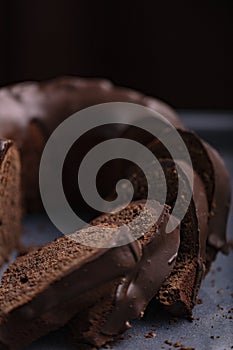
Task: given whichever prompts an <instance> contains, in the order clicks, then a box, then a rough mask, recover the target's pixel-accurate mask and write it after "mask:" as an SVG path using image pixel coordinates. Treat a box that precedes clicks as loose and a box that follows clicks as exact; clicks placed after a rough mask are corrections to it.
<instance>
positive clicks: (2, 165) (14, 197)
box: [0, 139, 22, 266]
mask: <svg viewBox="0 0 233 350" xmlns="http://www.w3.org/2000/svg"><path fill="white" fill-rule="evenodd" d="M21 214H22V212H21V187H20V160H19V154H18V151H17V149H16V148H15V146H14V145H13V143H12V142H11V141H9V140H2V139H0V266H1V265H2V264H3V263H4V262H6V261H8V259H9V257H10V254H11V253H12V251H13V249H15V248H16V247H17V245H18V243H19V237H20V233H21Z"/></svg>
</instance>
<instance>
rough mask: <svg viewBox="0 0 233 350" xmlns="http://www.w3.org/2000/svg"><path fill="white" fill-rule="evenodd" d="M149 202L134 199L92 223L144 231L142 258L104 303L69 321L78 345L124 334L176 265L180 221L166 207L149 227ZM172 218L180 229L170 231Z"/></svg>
mask: <svg viewBox="0 0 233 350" xmlns="http://www.w3.org/2000/svg"><path fill="white" fill-rule="evenodd" d="M145 203H146V202H145V201H138V202H132V203H131V204H130V205H128V206H127V207H126V208H124V209H122V210H120V211H118V212H115V213H112V214H105V215H102V216H100V217H99V218H97V219H95V220H94V221H93V222H92V224H93V225H99V224H101V225H102V224H107V225H112V224H117V225H119V226H120V225H122V224H127V225H128V227H130V229H131V231H132V232H134V233H135V232H140V231H142V232H143V234H142V235H140V236H139V238H138V243H139V244H140V246H141V249H142V257H141V259H140V261H139V262H138V264H137V266H136V267H135V268H134V270H133V272H132V273H131V274H129V275H128V276H127V277H126V278H125V279H124V281H122V282H121V283H120V284H116V285H115V286H114V288H113V289H112V290H111V292H110V293H109V295H108V297H107V298H106V297H105V298H104V299H103V300H102V302H101V305H100V304H96V305H94V306H93V307H91V308H88V309H86V310H83V312H82V313H80V314H77V316H76V317H75V318H74V319H73V320H72V321H70V322H69V327H70V328H71V330H72V333H73V336H74V339H75V340H76V343H77V344H80V343H85V344H92V345H94V346H97V347H100V346H102V345H104V344H105V343H106V342H109V341H111V340H114V339H115V338H116V337H117V336H119V335H120V334H122V333H123V332H124V331H125V330H127V329H128V328H129V327H130V321H131V320H133V319H136V318H140V317H142V316H143V314H144V311H145V309H146V307H147V305H148V303H149V302H150V301H151V299H152V298H153V297H154V295H155V294H156V293H157V291H158V290H159V288H160V287H161V285H162V283H163V282H164V280H165V279H166V278H167V277H168V276H169V275H170V273H171V272H172V270H173V268H174V266H175V261H176V257H177V252H178V248H179V242H180V231H179V225H178V223H177V220H176V219H175V218H172V217H171V216H170V215H169V207H168V206H165V207H164V209H163V210H162V213H161V215H160V216H159V218H158V219H157V223H156V224H154V225H153V226H152V227H151V228H150V229H149V230H148V228H146V227H147V222H149V220H150V217H151V213H153V211H154V209H153V208H152V209H151V210H149V211H148V210H147V209H146V211H145V212H143V214H142V211H143V210H144V206H145ZM157 205H158V204H157ZM160 208H161V206H160ZM150 211H151V212H150ZM139 215H142V222H141V224H139V223H138V222H137V220H136V219H137V217H139ZM155 216H157V215H155ZM169 219H171V220H175V223H176V225H175V226H176V228H175V229H173V231H172V232H170V233H166V227H167V224H168V220H169ZM134 220H136V222H135V221H134ZM177 225H178V226H177Z"/></svg>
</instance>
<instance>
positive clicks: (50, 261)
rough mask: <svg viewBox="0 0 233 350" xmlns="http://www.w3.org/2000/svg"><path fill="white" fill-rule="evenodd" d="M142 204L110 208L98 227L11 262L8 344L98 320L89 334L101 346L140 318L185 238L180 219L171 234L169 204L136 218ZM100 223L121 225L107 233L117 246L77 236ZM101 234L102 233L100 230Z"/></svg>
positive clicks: (3, 333)
mask: <svg viewBox="0 0 233 350" xmlns="http://www.w3.org/2000/svg"><path fill="white" fill-rule="evenodd" d="M143 208H144V203H143V202H140V203H134V204H132V205H131V206H130V207H129V208H127V209H125V210H124V211H121V212H120V213H119V215H116V214H107V215H105V216H103V217H102V218H99V219H98V220H96V221H95V222H93V226H92V227H91V228H86V229H83V230H81V231H79V232H77V233H76V234H73V235H71V236H69V237H67V236H64V237H62V238H59V239H57V240H55V241H54V242H51V243H49V244H47V245H45V246H43V247H42V248H40V249H39V250H37V251H33V252H30V253H29V254H28V255H25V256H22V257H20V258H18V259H17V260H16V261H15V263H13V264H11V265H10V266H9V268H8V270H7V271H6V272H5V274H4V276H3V279H2V285H1V286H0V304H1V311H0V343H1V344H2V346H5V348H9V349H22V348H23V347H24V346H26V345H27V344H29V343H30V342H32V341H34V340H35V339H37V338H39V337H40V336H42V335H44V334H47V333H48V332H49V331H52V330H55V329H57V328H60V327H62V326H64V325H65V324H66V323H67V322H69V321H70V322H69V325H70V327H72V328H73V327H75V330H76V331H75V332H74V333H75V335H76V336H77V334H78V332H79V331H80V329H83V328H82V327H83V326H84V325H85V324H89V323H91V327H89V326H88V327H89V332H90V333H91V335H90V336H86V335H85V340H87V338H88V340H87V342H89V343H92V344H96V345H98V346H99V345H101V344H104V343H106V342H107V341H108V340H113V339H114V338H115V337H116V336H117V335H119V334H120V333H122V332H123V331H124V330H125V329H127V327H128V322H129V321H130V320H131V319H134V318H137V317H140V316H141V315H142V314H143V312H144V309H145V308H146V306H147V304H148V302H149V301H150V300H151V299H152V297H153V296H154V294H155V293H156V291H157V290H158V289H159V287H160V286H161V284H162V282H163V281H164V279H165V278H166V277H167V276H168V275H169V274H170V272H171V271H172V268H173V266H174V262H175V258H176V255H177V251H178V247H179V241H180V235H179V226H177V227H176V228H175V229H174V230H173V231H172V232H171V233H169V234H166V233H165V228H166V225H167V221H168V219H169V213H168V208H167V207H166V206H165V207H164V208H163V207H161V206H159V208H160V209H162V213H161V214H160V216H159V215H158V206H157V207H156V209H154V208H152V209H149V210H148V209H145V211H144V212H143V217H142V222H136V224H135V222H134V223H133V222H132V223H131V220H132V219H133V218H135V217H136V216H137V215H138V213H139V211H140V212H141V210H142V209H143ZM155 217H157V218H158V219H157V224H155V221H154V220H155ZM107 218H109V219H107ZM123 222H124V223H128V227H129V229H128V230H126V231H125V229H124V230H123V231H122V228H121V227H119V226H122V225H121V224H122V223H123ZM94 225H99V228H101V227H103V226H104V227H105V228H106V227H107V228H108V229H109V228H111V230H115V231H114V234H115V236H114V237H112V236H110V237H109V238H108V237H106V238H104V242H106V243H107V244H109V242H110V243H111V244H112V245H113V246H114V247H112V248H91V247H88V246H85V245H81V244H80V243H78V242H79V241H82V242H84V239H85V233H87V234H88V235H90V236H91V235H92V234H93V233H95V231H96V227H95V226H94ZM148 227H149V229H148ZM122 232H124V233H125V236H124V237H123V238H124V239H125V238H127V240H128V241H132V242H131V243H128V244H126V245H119V246H118V244H119V242H121V240H122V237H121V234H122ZM98 235H99V237H100V239H102V240H103V237H104V236H102V232H101V231H100V233H99V231H98ZM119 235H120V237H118V236H119ZM127 235H129V237H127ZM135 235H137V236H138V239H136V237H137V236H135ZM134 236H135V237H134ZM80 237H81V238H80ZM77 240H78V241H77ZM101 243H103V241H102V242H101ZM96 308H99V312H96V311H95V310H96ZM90 310H92V311H91V312H94V314H95V316H94V317H92V316H91V314H90V313H89V311H90ZM83 315H86V316H85V317H84V318H82V327H80V325H79V322H80V316H81V317H83ZM77 320H78V321H77ZM104 320H106V322H104ZM76 322H77V324H76ZM86 322H87V323H86ZM103 322H104V324H103ZM93 323H94V325H93ZM75 324H76V326H75ZM95 327H96V328H95ZM99 327H101V328H99ZM12 330H14V331H13V332H12ZM76 332H77V333H76ZM83 335H84V333H83Z"/></svg>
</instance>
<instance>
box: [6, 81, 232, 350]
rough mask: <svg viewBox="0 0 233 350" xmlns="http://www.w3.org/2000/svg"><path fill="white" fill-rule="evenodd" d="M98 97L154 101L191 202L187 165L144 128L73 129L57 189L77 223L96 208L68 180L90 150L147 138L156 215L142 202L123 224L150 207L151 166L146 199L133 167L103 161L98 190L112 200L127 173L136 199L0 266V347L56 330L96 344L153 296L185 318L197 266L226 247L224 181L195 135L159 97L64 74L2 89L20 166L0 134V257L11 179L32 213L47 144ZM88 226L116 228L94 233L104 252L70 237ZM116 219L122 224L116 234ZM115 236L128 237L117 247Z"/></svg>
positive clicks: (16, 221) (12, 233)
mask: <svg viewBox="0 0 233 350" xmlns="http://www.w3.org/2000/svg"><path fill="white" fill-rule="evenodd" d="M105 102H131V103H136V104H140V105H142V106H145V107H149V108H152V109H153V110H155V111H157V112H159V113H161V115H162V116H163V117H164V118H165V120H167V121H169V122H170V123H171V124H172V125H173V126H174V127H175V128H176V129H177V130H178V132H179V134H180V136H181V138H182V139H183V141H184V142H185V144H186V147H187V149H188V151H189V153H190V157H191V160H192V164H193V170H194V187H193V190H192V198H191V201H190V203H189V200H188V196H187V193H188V191H190V189H191V188H190V184H189V181H188V177H187V174H188V173H189V172H190V171H192V169H191V168H190V167H189V166H188V165H187V164H184V163H182V162H180V159H178V161H179V164H180V165H182V170H181V168H180V167H179V164H177V163H175V162H174V160H173V159H172V157H171V154H170V153H169V152H168V150H167V149H166V148H165V147H164V145H162V144H161V142H160V141H159V140H158V139H156V138H154V137H153V136H152V134H150V133H149V132H145V131H144V130H142V129H140V128H136V127H128V126H127V125H126V124H111V126H103V127H97V128H95V129H93V130H91V131H89V132H87V133H86V134H85V135H83V136H82V137H81V138H80V139H79V140H78V141H77V142H76V143H75V144H74V145H73V146H72V147H71V149H70V152H69V154H68V156H67V158H66V160H65V163H64V167H63V186H64V190H65V195H66V197H67V200H68V202H69V203H70V205H71V206H72V208H73V210H74V211H75V210H77V209H78V211H79V215H80V214H81V216H82V214H83V215H84V216H85V217H86V218H87V217H89V218H93V217H94V216H96V215H97V212H96V211H95V210H92V208H90V207H89V206H88V205H87V204H86V203H85V201H84V200H83V198H82V196H81V194H80V192H79V190H78V189H77V188H76V187H75V183H76V177H77V173H76V170H77V169H76V168H77V166H78V165H80V164H81V162H82V160H83V157H84V156H85V155H86V153H87V152H88V151H89V150H91V149H92V148H93V147H94V146H95V145H97V144H98V143H100V142H102V141H105V140H107V139H112V138H119V137H123V138H130V139H133V140H136V141H138V142H140V143H141V144H143V145H146V146H147V147H148V149H149V150H150V151H151V152H152V153H153V154H154V155H155V156H156V158H157V159H158V160H159V162H160V164H161V166H162V169H163V171H164V174H165V179H166V184H167V194H166V198H165V199H164V201H162V202H161V203H160V207H161V206H162V207H161V208H162V209H163V210H162V212H161V214H160V215H157V216H156V215H155V217H156V219H155V218H154V214H156V211H155V210H154V209H152V207H151V208H150V209H147V211H146V212H145V213H144V214H143V215H144V216H143V220H142V226H140V227H138V226H137V225H135V221H132V219H135V218H136V217H138V215H139V214H140V213H142V211H143V209H144V207H145V203H146V201H145V200H144V199H149V201H152V203H154V201H156V200H158V198H160V197H158V198H157V196H156V194H159V193H161V191H162V189H163V188H162V187H163V181H162V178H161V173H160V172H156V171H154V170H152V171H151V172H150V173H149V177H150V179H151V181H150V185H151V184H152V186H153V189H154V191H153V193H154V194H155V198H147V197H148V188H147V181H146V179H145V177H144V175H143V173H142V171H141V170H140V169H139V168H137V166H135V165H133V166H132V163H130V162H126V161H122V160H119V159H118V160H116V161H114V162H111V164H107V165H106V167H105V170H104V171H103V172H101V173H100V176H97V188H98V190H99V192H100V194H101V195H102V196H103V197H104V198H107V199H110V200H111V199H113V198H114V196H115V195H116V193H115V192H114V188H115V185H116V183H117V180H118V179H121V178H127V179H129V180H130V182H131V183H132V184H133V187H134V198H133V200H134V202H132V203H131V204H129V205H128V206H127V207H125V208H124V209H121V210H119V211H118V212H114V213H112V214H104V215H101V216H99V217H98V218H96V219H94V220H93V221H92V225H93V228H91V229H90V228H89V229H88V228H84V229H83V230H82V231H79V232H77V233H75V234H73V235H71V236H69V237H62V238H59V239H58V240H55V241H53V242H51V243H48V244H47V245H45V246H43V247H42V248H40V249H39V250H35V251H33V252H30V253H28V254H27V255H25V256H22V257H20V258H18V259H17V260H16V261H15V262H14V263H13V264H11V265H10V266H9V268H8V270H7V271H6V272H5V274H4V276H3V279H2V284H1V286H0V348H1V349H9V350H10V349H22V348H23V347H24V346H26V345H27V344H29V343H30V342H32V341H34V340H35V339H37V338H39V337H40V336H42V335H44V334H47V333H48V332H50V331H52V330H55V329H58V328H60V327H63V326H65V325H68V328H69V329H70V330H71V333H72V335H73V337H74V339H75V341H76V343H77V344H80V343H85V344H92V345H95V346H97V347H99V346H102V345H103V344H105V343H106V342H108V341H110V340H113V339H115V337H117V336H118V335H119V334H121V333H122V332H124V331H125V330H126V329H127V328H128V327H129V322H130V321H131V320H133V319H135V318H140V317H141V316H142V315H143V312H144V310H145V308H146V307H147V305H148V303H149V302H150V300H152V299H153V298H156V300H158V301H159V303H160V304H162V305H163V306H164V307H165V308H166V309H168V310H169V311H170V312H171V313H173V314H174V315H176V316H187V317H190V316H191V314H192V308H193V306H194V305H195V302H196V296H197V293H198V290H199V287H200V283H201V280H202V278H203V275H204V274H205V271H208V270H209V267H210V264H211V262H212V261H213V260H214V259H215V256H216V254H217V252H218V251H222V252H227V241H226V224H227V216H228V211H229V206H230V181H229V175H228V173H227V170H226V168H225V165H224V163H223V161H222V159H221V157H220V156H219V154H218V153H217V152H216V151H215V150H214V149H213V148H212V147H211V146H210V145H208V144H206V143H205V142H204V141H203V140H201V139H200V138H199V137H198V136H197V135H196V134H195V133H193V132H190V131H187V130H185V128H184V126H183V124H182V122H181V121H180V119H179V117H178V116H177V114H176V113H175V112H174V111H173V110H172V109H171V108H170V107H169V106H167V105H166V104H164V103H163V102H161V101H158V100H156V99H154V98H150V97H146V96H144V95H142V94H140V93H137V92H135V91H133V90H129V89H125V88H119V87H115V86H114V85H112V84H111V83H110V82H108V81H106V80H102V79H82V78H75V77H64V78H59V79H54V80H51V81H48V82H42V83H36V82H28V83H21V84H17V85H14V86H10V87H7V88H3V89H0V137H3V138H7V139H12V140H14V142H15V145H16V146H17V147H18V149H19V154H20V159H21V163H22V167H21V168H22V169H21V173H20V159H19V154H18V151H17V150H16V148H15V146H14V145H13V144H12V141H0V264H2V263H3V262H4V261H6V260H7V259H8V258H9V255H10V253H11V251H12V250H13V249H14V248H15V247H16V246H17V244H18V241H19V234H20V222H21V213H22V208H21V202H20V197H21V195H20V193H21V191H20V179H22V190H23V198H24V207H26V208H27V211H28V212H32V211H36V210H41V208H42V204H41V200H40V194H39V186H38V177H39V164H40V158H41V154H42V152H43V149H44V146H45V144H46V141H47V140H48V138H49V136H50V135H51V133H52V132H53V131H54V130H55V128H56V127H57V126H58V125H59V124H60V123H61V122H63V121H64V120H65V119H66V117H68V116H70V115H71V114H73V113H74V112H77V111H79V110H81V109H83V108H86V107H89V106H93V105H95V104H98V103H105ZM143 118H144V116H142V120H143V121H144V122H146V123H147V122H150V121H149V120H146V119H143ZM152 119H153V118H152ZM155 119H156V120H157V118H155ZM153 121H154V119H153ZM125 122H127V120H125ZM142 124H143V123H142ZM165 132H167V137H168V138H169V139H170V137H171V138H172V137H173V136H172V133H170V132H171V130H170V129H169V128H166V127H165ZM74 159H75V163H74V162H73V160H74ZM125 165H127V167H126V171H125ZM148 166H150V164H148ZM103 168H104V167H103ZM29 169H30V171H29ZM178 188H179V191H178ZM125 194H127V189H125ZM135 200H136V201H135ZM177 200H178V202H179V206H178V212H176V214H177V215H178V216H179V211H180V212H182V210H183V208H184V207H185V206H187V207H188V209H187V211H186V213H185V216H184V217H183V218H182V220H181V222H180V226H179V225H178V222H177V220H176V218H175V217H174V215H175V214H174V213H173V210H174V208H176V209H177V206H175V203H176V202H177ZM152 214H153V215H152ZM152 219H153V220H154V221H153V223H152V225H151V226H150V228H149V229H148V222H150V223H151V220H152ZM169 220H173V221H175V222H177V225H176V226H177V227H176V229H174V230H173V231H172V232H171V233H166V227H167V223H168V221H169ZM98 224H99V225H101V227H105V228H106V227H107V228H108V229H110V230H111V231H112V230H113V231H114V233H115V236H114V238H112V237H110V236H108V235H107V236H105V235H102V234H101V235H100V236H98V235H97V237H96V239H98V240H99V239H103V240H104V242H105V241H106V242H107V244H109V242H111V244H112V246H111V248H91V247H88V246H86V245H83V244H81V243H80V242H82V243H86V242H85V237H86V233H88V234H91V232H92V233H95V230H96V228H95V226H96V225H98ZM122 224H127V225H128V228H129V229H128V230H126V231H124V230H123V231H121V228H120V226H122ZM90 230H92V231H90ZM123 232H124V234H126V235H127V237H128V236H129V241H128V242H127V244H125V245H122V246H120V245H119V242H120V239H121V235H122V233H123ZM77 237H78V241H77ZM133 237H134V238H136V239H135V241H133ZM129 242H132V243H129ZM117 245H119V246H117ZM78 347H79V345H78Z"/></svg>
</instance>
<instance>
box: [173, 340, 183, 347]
mask: <svg viewBox="0 0 233 350" xmlns="http://www.w3.org/2000/svg"><path fill="white" fill-rule="evenodd" d="M173 346H174V348H180V347H181V346H182V344H181V343H180V342H179V341H177V342H175V343H174V344H173Z"/></svg>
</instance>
